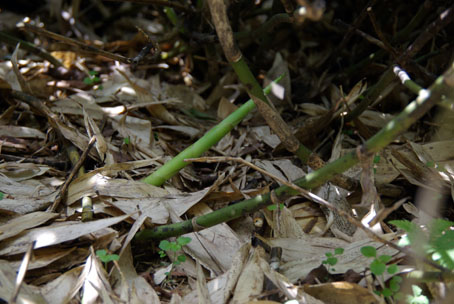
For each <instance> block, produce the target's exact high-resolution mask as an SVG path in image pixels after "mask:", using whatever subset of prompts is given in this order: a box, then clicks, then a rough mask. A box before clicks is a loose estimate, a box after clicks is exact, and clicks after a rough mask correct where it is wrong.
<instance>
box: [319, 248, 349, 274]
mask: <svg viewBox="0 0 454 304" xmlns="http://www.w3.org/2000/svg"><path fill="white" fill-rule="evenodd" d="M343 253H344V249H343V248H336V249H334V253H332V252H326V253H325V256H326V259H325V260H323V261H322V264H325V265H329V266H328V271H335V270H336V269H334V267H333V266H334V265H336V264H337V261H338V260H337V258H336V255H341V254H343Z"/></svg>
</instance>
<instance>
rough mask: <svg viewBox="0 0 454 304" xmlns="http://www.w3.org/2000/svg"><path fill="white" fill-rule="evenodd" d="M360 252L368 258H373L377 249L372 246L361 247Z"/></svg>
mask: <svg viewBox="0 0 454 304" xmlns="http://www.w3.org/2000/svg"><path fill="white" fill-rule="evenodd" d="M361 253H362V254H363V255H364V256H365V257H368V258H374V257H375V256H376V255H377V249H375V247H372V246H364V247H361Z"/></svg>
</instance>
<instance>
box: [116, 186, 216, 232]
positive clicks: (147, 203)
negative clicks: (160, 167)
mask: <svg viewBox="0 0 454 304" xmlns="http://www.w3.org/2000/svg"><path fill="white" fill-rule="evenodd" d="M210 189H211V188H206V189H203V190H200V191H197V192H193V193H191V194H186V193H182V194H172V195H166V196H162V197H157V198H147V199H130V200H117V201H114V202H112V205H113V206H115V207H117V208H119V209H120V210H122V211H123V212H124V213H127V214H132V215H131V217H132V218H134V219H135V218H138V216H139V215H138V214H136V212H137V211H140V212H141V213H143V214H146V215H147V216H149V218H150V219H151V221H152V222H153V223H156V224H165V223H167V221H168V219H169V212H168V211H167V209H166V207H165V206H164V202H165V203H166V204H168V205H169V206H171V208H172V210H174V212H175V213H176V214H177V215H178V216H181V215H183V214H184V213H185V212H186V211H188V209H189V208H191V207H192V206H194V205H195V204H197V203H198V202H199V201H200V200H201V199H203V198H204V197H205V196H206V195H207V194H208V193H209V191H210ZM133 213H134V214H133Z"/></svg>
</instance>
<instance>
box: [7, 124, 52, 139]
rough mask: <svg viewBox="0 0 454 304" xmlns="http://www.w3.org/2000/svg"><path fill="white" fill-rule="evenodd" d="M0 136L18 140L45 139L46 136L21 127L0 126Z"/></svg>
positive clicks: (37, 131) (35, 130) (38, 131)
mask: <svg viewBox="0 0 454 304" xmlns="http://www.w3.org/2000/svg"><path fill="white" fill-rule="evenodd" d="M0 136H12V137H20V138H36V139H45V138H46V134H44V133H43V132H41V131H40V130H37V129H34V128H28V127H22V126H1V125H0Z"/></svg>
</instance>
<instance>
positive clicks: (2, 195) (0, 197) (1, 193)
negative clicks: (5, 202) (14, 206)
mask: <svg viewBox="0 0 454 304" xmlns="http://www.w3.org/2000/svg"><path fill="white" fill-rule="evenodd" d="M4 197H5V193H3V192H1V191H0V201H1V200H2V199H3V198H4Z"/></svg>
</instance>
